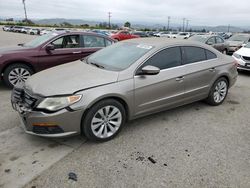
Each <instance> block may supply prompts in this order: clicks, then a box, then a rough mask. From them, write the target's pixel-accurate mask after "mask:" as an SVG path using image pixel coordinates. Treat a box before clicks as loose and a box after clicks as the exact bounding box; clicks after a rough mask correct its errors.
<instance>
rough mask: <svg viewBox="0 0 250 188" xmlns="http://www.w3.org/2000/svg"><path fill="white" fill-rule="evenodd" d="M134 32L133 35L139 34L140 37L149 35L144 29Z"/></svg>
mask: <svg viewBox="0 0 250 188" xmlns="http://www.w3.org/2000/svg"><path fill="white" fill-rule="evenodd" d="M132 34H133V35H138V36H140V37H149V35H148V34H147V33H146V32H144V31H134V32H132Z"/></svg>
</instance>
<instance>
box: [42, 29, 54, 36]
mask: <svg viewBox="0 0 250 188" xmlns="http://www.w3.org/2000/svg"><path fill="white" fill-rule="evenodd" d="M51 31H52V29H43V30H41V32H40V35H46V34H48V33H50V32H51Z"/></svg>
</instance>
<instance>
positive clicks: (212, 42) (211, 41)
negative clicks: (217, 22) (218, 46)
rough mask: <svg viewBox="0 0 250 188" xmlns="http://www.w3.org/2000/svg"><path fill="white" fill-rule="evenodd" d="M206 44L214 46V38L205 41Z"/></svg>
mask: <svg viewBox="0 0 250 188" xmlns="http://www.w3.org/2000/svg"><path fill="white" fill-rule="evenodd" d="M207 44H215V37H211V38H210V39H208V40H207Z"/></svg>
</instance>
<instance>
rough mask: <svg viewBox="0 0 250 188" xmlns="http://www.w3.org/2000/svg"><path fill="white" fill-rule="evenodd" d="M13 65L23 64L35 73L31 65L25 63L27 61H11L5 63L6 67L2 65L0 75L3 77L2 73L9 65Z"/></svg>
mask: <svg viewBox="0 0 250 188" xmlns="http://www.w3.org/2000/svg"><path fill="white" fill-rule="evenodd" d="M14 64H23V65H26V66H28V67H29V68H31V69H32V70H33V71H34V72H36V71H35V68H34V67H33V66H32V65H31V63H29V62H27V61H23V60H20V61H19V60H16V61H11V62H8V63H6V65H4V67H3V69H2V70H1V72H0V75H3V74H4V71H5V70H6V69H7V68H8V67H9V66H11V65H14Z"/></svg>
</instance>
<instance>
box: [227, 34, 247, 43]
mask: <svg viewBox="0 0 250 188" xmlns="http://www.w3.org/2000/svg"><path fill="white" fill-rule="evenodd" d="M249 38H250V37H249V36H248V35H239V34H238V35H233V36H232V37H230V38H229V39H228V40H230V41H241V42H244V41H248V39H249Z"/></svg>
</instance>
